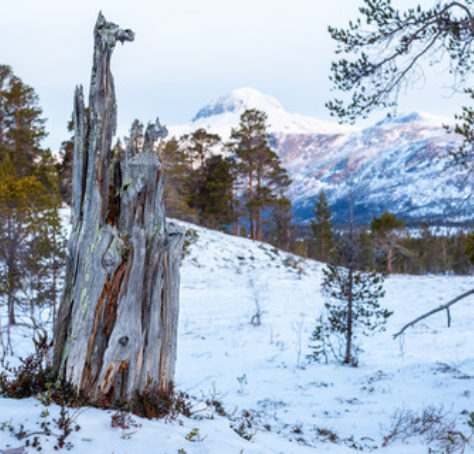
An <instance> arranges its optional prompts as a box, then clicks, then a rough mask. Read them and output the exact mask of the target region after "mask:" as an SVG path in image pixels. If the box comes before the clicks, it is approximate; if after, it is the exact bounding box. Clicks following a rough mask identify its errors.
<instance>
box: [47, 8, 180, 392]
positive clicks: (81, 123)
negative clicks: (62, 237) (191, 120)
mask: <svg viewBox="0 0 474 454" xmlns="http://www.w3.org/2000/svg"><path fill="white" fill-rule="evenodd" d="M133 39H134V33H133V32H132V31H131V30H123V29H121V28H120V27H118V26H117V25H115V24H113V23H111V22H107V21H106V20H105V18H104V17H103V15H102V14H101V13H100V14H99V17H98V19H97V22H96V25H95V29H94V58H93V66H92V76H91V83H90V90H89V105H88V109H86V107H85V102H84V94H83V89H82V87H81V86H79V87H77V88H76V91H75V96H74V126H75V143H74V185H73V188H74V189H73V190H74V195H73V227H72V232H71V238H70V241H69V254H68V255H69V256H68V264H67V273H66V283H65V290H64V294H63V298H62V303H61V307H60V310H59V314H58V323H57V329H56V332H55V351H54V367H55V369H56V372H57V373H58V375H59V377H60V378H61V379H63V380H65V381H67V382H69V383H71V384H72V385H73V386H74V387H75V389H76V390H77V392H81V393H82V394H83V395H85V396H86V397H88V398H90V399H91V400H96V399H98V398H100V397H102V396H106V397H108V398H111V399H120V400H130V399H131V397H132V396H133V394H134V392H135V391H139V392H144V391H153V390H157V391H158V390H160V391H165V390H169V389H170V388H171V386H172V380H173V375H174V368H175V362H176V335H177V321H178V311H179V264H180V257H181V247H182V241H183V234H182V232H181V231H180V230H179V229H177V228H176V227H170V228H167V226H166V219H165V213H164V204H163V173H162V166H161V163H160V160H159V157H158V155H157V153H156V152H155V151H154V143H155V142H156V140H158V139H159V138H162V137H165V136H166V135H167V131H166V128H165V127H164V126H162V125H161V124H160V122H159V121H158V120H157V121H156V122H155V123H149V124H148V126H147V129H146V132H145V138H144V143H143V147H142V150H141V151H140V152H137V151H136V150H135V148H134V146H133V144H134V138H135V136H136V134H137V131H136V130H134V129H133V128H132V130H131V133H130V140H129V145H128V147H127V149H126V151H125V152H124V153H122V154H121V156H119V157H117V158H115V157H113V153H112V151H111V146H112V138H113V136H114V134H115V132H116V111H117V106H116V98H115V90H114V82H113V77H112V74H111V71H110V59H111V55H112V52H113V50H114V48H115V45H116V43H117V41H120V42H122V43H123V42H125V41H133Z"/></svg>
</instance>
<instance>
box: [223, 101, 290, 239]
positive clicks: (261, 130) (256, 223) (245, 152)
mask: <svg viewBox="0 0 474 454" xmlns="http://www.w3.org/2000/svg"><path fill="white" fill-rule="evenodd" d="M229 147H230V148H231V150H232V151H233V152H234V153H235V156H236V159H237V163H238V165H239V171H240V175H241V177H242V178H243V179H244V180H245V181H246V191H245V193H246V204H245V206H246V208H247V210H248V213H249V224H250V236H251V238H252V239H257V240H261V239H262V237H263V219H262V213H263V211H264V210H265V208H267V207H270V206H271V204H272V203H273V201H274V200H275V199H276V198H277V197H278V194H279V192H280V190H284V189H285V188H286V187H288V186H289V184H290V179H289V178H288V175H287V172H286V170H285V169H283V168H282V167H281V164H280V160H279V158H278V155H277V154H276V153H275V152H274V151H273V150H272V149H271V148H270V135H269V133H268V131H267V115H266V114H265V113H264V112H261V111H259V110H257V109H248V110H246V111H245V112H244V113H243V114H242V115H241V116H240V123H239V127H238V128H237V129H232V132H231V140H230V142H229Z"/></svg>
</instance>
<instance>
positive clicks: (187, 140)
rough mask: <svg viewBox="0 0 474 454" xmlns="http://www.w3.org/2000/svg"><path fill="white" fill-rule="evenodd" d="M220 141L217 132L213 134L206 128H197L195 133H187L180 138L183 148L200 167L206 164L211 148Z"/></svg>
mask: <svg viewBox="0 0 474 454" xmlns="http://www.w3.org/2000/svg"><path fill="white" fill-rule="evenodd" d="M220 141H221V138H220V137H219V136H218V135H217V134H211V133H209V132H207V131H206V129H204V128H199V129H196V131H194V132H193V133H191V134H186V135H184V136H183V137H181V139H180V142H181V143H182V147H183V149H184V150H185V151H186V152H187V154H188V156H189V157H190V159H191V160H192V162H193V163H196V165H195V166H197V167H198V168H202V167H203V166H204V161H205V160H206V158H208V157H209V155H210V153H211V150H212V149H213V148H214V147H215V146H216V145H217V144H219V143H220Z"/></svg>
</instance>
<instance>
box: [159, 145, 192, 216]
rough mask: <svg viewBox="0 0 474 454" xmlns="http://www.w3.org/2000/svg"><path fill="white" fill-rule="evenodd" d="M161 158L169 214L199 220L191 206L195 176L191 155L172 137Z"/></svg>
mask: <svg viewBox="0 0 474 454" xmlns="http://www.w3.org/2000/svg"><path fill="white" fill-rule="evenodd" d="M160 158H161V162H162V164H163V170H164V181H165V183H164V184H165V187H164V199H165V209H166V214H167V216H169V217H172V218H177V219H182V220H183V221H188V222H197V220H198V213H197V211H196V210H195V209H194V208H192V207H191V206H190V199H191V196H192V181H193V180H194V177H193V176H192V175H193V168H192V162H191V159H190V157H189V155H188V154H187V152H186V150H185V149H183V147H182V146H181V145H180V143H179V141H178V140H176V139H175V138H171V139H169V140H167V141H166V142H164V144H163V146H162V147H161V149H160Z"/></svg>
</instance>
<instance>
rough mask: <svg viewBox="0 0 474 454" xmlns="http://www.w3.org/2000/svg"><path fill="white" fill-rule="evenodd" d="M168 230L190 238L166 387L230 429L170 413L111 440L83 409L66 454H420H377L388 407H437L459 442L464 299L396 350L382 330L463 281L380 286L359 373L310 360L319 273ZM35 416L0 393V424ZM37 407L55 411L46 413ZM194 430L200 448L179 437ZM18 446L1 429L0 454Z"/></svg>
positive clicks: (468, 315) (199, 232)
mask: <svg viewBox="0 0 474 454" xmlns="http://www.w3.org/2000/svg"><path fill="white" fill-rule="evenodd" d="M180 224H181V225H183V226H185V228H186V229H187V230H190V231H191V233H190V234H189V235H188V239H189V241H190V245H189V246H188V248H187V253H186V256H185V259H184V263H183V265H182V268H181V312H180V325H179V339H178V364H177V375H176V386H177V389H178V390H183V391H186V392H188V393H189V394H191V395H193V396H196V398H198V399H199V398H200V397H203V398H204V399H206V398H210V397H213V398H217V399H219V400H221V401H222V403H223V406H224V408H225V409H226V410H227V412H228V413H229V414H230V415H231V416H230V418H231V419H233V421H231V420H229V419H228V418H226V417H222V416H219V415H217V414H214V415H213V417H212V418H213V419H208V418H207V417H206V415H207V414H208V412H206V411H205V412H198V413H196V415H195V418H196V417H199V418H200V419H189V418H185V417H180V418H179V420H180V421H181V423H179V422H178V421H175V422H169V423H165V422H162V421H148V420H139V422H140V423H141V427H138V428H136V429H133V431H134V432H135V433H133V434H132V435H130V437H123V438H122V437H121V435H123V434H122V432H121V431H120V430H119V429H112V428H111V427H110V413H107V412H105V411H101V410H97V409H85V411H84V412H83V413H81V414H80V415H79V416H78V421H79V423H80V425H81V427H82V429H81V430H80V431H79V432H75V433H73V434H72V435H71V437H70V439H71V441H72V443H73V445H74V447H73V448H72V449H71V451H70V452H71V453H84V452H87V453H91V454H96V453H97V454H104V453H112V452H113V453H115V454H124V453H133V454H141V453H147V454H148V453H157V454H165V453H166V454H176V453H180V454H183V453H188V454H227V453H229V454H239V453H244V454H250V453H255V454H257V453H258V454H270V453H274V454H279V453H284V454H293V453H294V454H300V453H301V454H306V453H308V454H309V453H314V452H318V453H332V454H345V453H355V452H360V451H359V450H358V449H359V448H363V449H364V451H366V450H369V451H370V450H372V452H380V453H386V454H401V453H403V454H415V453H416V454H421V453H425V452H427V451H428V447H427V445H426V440H425V439H423V438H419V437H413V438H407V440H406V441H405V442H402V441H400V440H399V441H395V442H394V443H393V444H389V445H388V446H387V447H384V448H382V444H383V436H386V435H388V432H389V431H390V429H389V427H390V425H391V418H392V416H393V415H394V414H395V413H396V412H402V411H404V412H406V411H409V410H413V411H414V412H420V411H421V410H422V409H426V408H429V407H430V406H434V407H435V408H436V409H438V410H439V409H441V408H442V412H444V413H446V421H449V420H452V421H453V423H455V424H456V425H457V428H458V429H459V430H462V431H464V432H465V433H467V428H466V426H465V424H464V423H465V421H466V420H467V416H466V415H465V411H466V410H467V411H473V410H474V406H473V401H472V396H473V395H474V353H473V352H474V349H473V346H474V345H473V340H472V323H473V320H474V319H473V317H474V316H473V314H474V298H473V297H470V299H466V300H465V301H464V302H462V303H459V304H458V305H456V306H454V307H453V308H452V311H451V312H452V314H451V315H452V320H453V321H452V323H453V324H452V327H451V328H447V327H446V319H445V314H437V315H435V316H434V317H431V318H429V319H427V320H425V321H424V322H422V323H420V324H418V325H416V327H415V328H413V329H410V330H409V331H408V332H407V333H406V335H405V336H404V338H403V339H402V341H401V342H399V341H394V340H393V339H392V334H393V333H394V332H395V331H397V330H398V329H399V328H400V327H401V326H402V325H403V324H404V323H405V322H407V321H409V320H410V319H412V318H414V317H415V316H417V315H419V314H421V313H423V312H424V311H427V310H429V309H430V308H433V307H435V306H437V305H439V304H441V303H442V302H446V301H447V300H449V299H450V298H452V297H453V296H455V295H457V294H459V293H462V292H463V291H465V290H467V289H468V288H471V287H472V286H473V284H474V279H473V278H472V277H459V276H420V277H414V276H403V275H399V276H392V277H390V278H389V279H388V280H387V281H386V291H387V294H386V297H385V298H384V300H383V305H384V306H385V307H387V308H388V309H390V310H393V311H394V315H393V316H392V317H391V318H390V319H389V322H388V329H387V332H385V333H381V334H376V335H375V337H373V338H366V339H364V340H363V342H362V344H361V348H363V350H364V352H363V353H361V355H360V366H359V367H358V368H350V367H342V366H336V365H334V364H329V365H324V364H314V363H312V364H310V363H308V362H307V361H306V359H305V355H306V354H308V353H309V350H308V347H307V345H308V338H309V336H310V333H311V330H312V329H313V326H314V320H315V317H317V316H318V314H319V313H320V311H321V310H322V308H323V303H324V300H323V298H322V296H321V294H320V291H319V287H320V280H321V268H322V265H321V264H320V263H317V262H314V261H311V260H301V259H298V258H296V257H294V256H292V255H289V254H287V253H283V252H281V251H279V250H277V249H274V248H273V247H271V246H269V245H267V244H264V243H258V242H252V241H250V240H247V239H243V238H237V237H233V236H229V235H225V234H223V233H218V232H214V231H210V230H207V229H204V228H201V227H196V226H191V225H188V224H184V223H180ZM255 300H258V302H259V304H260V305H261V307H262V309H263V311H264V313H263V316H262V325H261V326H259V327H255V326H252V325H251V324H250V319H251V316H252V314H253V313H254V308H255ZM22 333H23V334H24V335H25V336H27V335H28V334H29V333H27V332H25V331H23V332H20V331H17V332H16V333H15V336H14V343H15V344H20V345H18V349H17V351H18V352H21V351H22V350H25V348H26V345H28V342H27V339H26V338H23V337H21V334H22ZM199 408H200V407H199V405H198V406H197V407H196V409H199ZM42 409H43V407H42V405H41V404H40V403H39V402H38V401H37V400H35V399H27V400H24V401H18V400H12V399H4V398H0V427H1V425H2V423H3V422H8V421H10V423H11V424H13V425H15V424H16V425H17V426H18V425H19V424H20V423H24V424H25V426H26V427H27V429H28V428H30V429H32V428H33V427H36V428H37V425H36V421H38V420H39V415H40V413H41V411H42ZM49 411H50V412H51V414H52V415H53V416H55V415H56V414H57V411H58V409H57V407H54V406H52V407H49ZM243 411H244V412H247V413H244V418H243V419H242V418H241V416H242V412H243ZM136 419H137V420H138V419H139V418H136ZM237 421H240V422H242V421H244V423H245V424H246V423H247V422H248V421H250V424H251V427H250V428H247V429H246V430H247V431H246V433H247V435H253V436H252V439H251V440H250V441H247V440H245V439H243V438H241V437H239V436H238V435H237V433H236V432H234V430H232V428H230V425H234V427H238V424H239V422H237ZM236 424H237V425H236ZM194 428H198V429H199V434H200V439H201V441H189V440H187V439H186V436H187V435H189V433H190V432H191V431H192V430H193V429H194ZM127 438H129V439H127ZM52 444H53V441H52V440H50V441H46V440H43V441H42V445H43V448H44V449H43V452H53V451H52V448H51V446H52ZM20 445H21V442H19V441H18V440H16V439H15V438H13V437H12V435H11V434H10V433H9V432H8V430H3V431H2V430H0V452H1V450H2V449H5V448H7V446H10V447H18V446H20ZM468 449H469V448H468ZM179 450H181V451H179ZM31 452H34V451H33V450H31ZM465 452H466V453H467V452H473V451H465Z"/></svg>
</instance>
